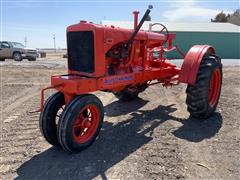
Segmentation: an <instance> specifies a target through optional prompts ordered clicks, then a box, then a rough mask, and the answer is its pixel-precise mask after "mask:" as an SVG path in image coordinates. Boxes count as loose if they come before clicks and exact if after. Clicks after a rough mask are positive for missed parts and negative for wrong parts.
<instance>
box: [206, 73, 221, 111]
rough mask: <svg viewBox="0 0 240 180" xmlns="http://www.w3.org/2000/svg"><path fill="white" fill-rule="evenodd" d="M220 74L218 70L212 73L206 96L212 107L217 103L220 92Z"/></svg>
mask: <svg viewBox="0 0 240 180" xmlns="http://www.w3.org/2000/svg"><path fill="white" fill-rule="evenodd" d="M220 82H221V73H220V70H219V69H215V70H214V71H213V75H212V79H211V84H210V90H209V95H208V101H209V105H210V106H211V107H214V106H215V105H216V103H217V100H218V96H219V91H220Z"/></svg>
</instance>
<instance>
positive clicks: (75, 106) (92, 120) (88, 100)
mask: <svg viewBox="0 0 240 180" xmlns="http://www.w3.org/2000/svg"><path fill="white" fill-rule="evenodd" d="M103 118H104V109H103V105H102V103H101V101H100V100H99V99H98V98H97V97H96V96H94V95H91V94H87V95H83V96H78V97H75V98H74V99H73V100H72V101H71V102H70V103H69V104H68V105H67V106H66V108H65V109H64V112H63V114H62V116H61V118H60V121H59V126H58V141H59V142H60V144H61V146H62V148H63V149H64V150H66V151H68V152H71V153H76V152H80V151H82V150H84V149H86V148H87V147H89V146H90V145H91V144H92V143H93V142H94V141H95V139H96V138H97V136H98V134H99V132H100V129H101V127H102V124H103Z"/></svg>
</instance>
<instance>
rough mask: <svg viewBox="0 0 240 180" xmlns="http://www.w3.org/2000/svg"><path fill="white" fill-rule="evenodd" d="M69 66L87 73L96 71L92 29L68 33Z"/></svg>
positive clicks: (71, 68)
mask: <svg viewBox="0 0 240 180" xmlns="http://www.w3.org/2000/svg"><path fill="white" fill-rule="evenodd" d="M67 47H68V68H69V69H70V70H73V71H80V72H86V73H93V72H94V36H93V32H92V31H78V32H68V33H67Z"/></svg>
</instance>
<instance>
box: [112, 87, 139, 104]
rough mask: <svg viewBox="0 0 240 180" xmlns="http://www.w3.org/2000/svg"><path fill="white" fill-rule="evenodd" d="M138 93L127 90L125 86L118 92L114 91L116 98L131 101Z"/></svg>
mask: <svg viewBox="0 0 240 180" xmlns="http://www.w3.org/2000/svg"><path fill="white" fill-rule="evenodd" d="M138 94H139V92H138V91H136V92H134V93H133V92H131V91H129V90H128V89H127V88H126V89H124V90H122V91H119V92H115V93H114V95H115V97H116V98H118V99H120V100H122V101H126V102H127V101H133V100H134V99H137V98H138Z"/></svg>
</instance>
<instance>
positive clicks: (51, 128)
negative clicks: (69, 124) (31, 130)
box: [39, 92, 65, 146]
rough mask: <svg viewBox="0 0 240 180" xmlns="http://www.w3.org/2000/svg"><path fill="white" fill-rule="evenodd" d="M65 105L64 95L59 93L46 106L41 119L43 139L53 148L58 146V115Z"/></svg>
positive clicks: (51, 97) (40, 125) (48, 100)
mask: <svg viewBox="0 0 240 180" xmlns="http://www.w3.org/2000/svg"><path fill="white" fill-rule="evenodd" d="M64 104H65V100H64V95H63V93H61V92H57V93H55V94H53V95H52V96H50V97H49V98H48V99H47V101H46V102H45V104H44V107H43V111H42V112H41V115H40V119H39V127H40V131H41V133H42V135H43V137H44V138H45V139H46V140H47V142H48V143H49V144H51V145H53V146H58V145H59V142H58V138H57V126H56V119H55V118H56V115H57V112H58V111H59V109H60V108H61V107H62V106H63V105H64Z"/></svg>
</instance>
